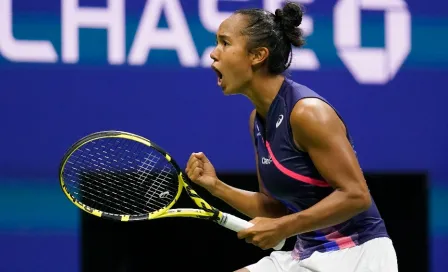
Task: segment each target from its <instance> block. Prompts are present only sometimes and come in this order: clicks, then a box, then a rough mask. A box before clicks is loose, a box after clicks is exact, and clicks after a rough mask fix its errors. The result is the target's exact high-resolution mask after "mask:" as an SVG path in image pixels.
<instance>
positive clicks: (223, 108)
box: [0, 0, 448, 272]
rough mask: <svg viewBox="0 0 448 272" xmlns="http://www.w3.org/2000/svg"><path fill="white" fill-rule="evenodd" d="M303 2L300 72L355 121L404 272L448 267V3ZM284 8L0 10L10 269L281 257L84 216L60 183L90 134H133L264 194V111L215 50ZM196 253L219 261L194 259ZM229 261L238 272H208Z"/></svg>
mask: <svg viewBox="0 0 448 272" xmlns="http://www.w3.org/2000/svg"><path fill="white" fill-rule="evenodd" d="M297 2H299V3H302V4H303V5H304V6H305V8H306V16H305V17H304V19H303V24H302V28H303V30H304V32H305V33H306V35H307V45H306V46H305V48H303V49H301V50H296V51H295V52H294V61H293V64H292V66H291V68H290V70H289V76H290V77H291V78H292V79H294V80H296V81H298V82H299V83H302V84H305V85H307V86H309V87H310V88H312V89H314V90H315V91H317V92H318V93H320V94H321V95H322V96H324V97H325V98H327V99H328V100H329V101H330V102H331V103H332V104H333V105H334V106H335V107H336V108H337V109H338V111H339V112H340V113H341V114H342V116H343V117H344V119H345V121H346V123H347V125H348V128H349V130H350V131H351V133H352V136H353V137H354V141H355V148H356V151H357V154H358V156H359V160H360V163H361V166H362V168H363V170H364V171H365V173H366V177H367V180H368V182H369V186H370V188H371V191H372V195H373V197H374V198H375V201H376V202H377V203H378V206H379V209H380V212H381V213H382V215H383V217H384V218H385V220H386V225H387V227H388V230H389V232H390V235H391V237H392V239H393V240H394V244H395V247H396V250H397V255H398V259H399V266H401V269H400V271H432V272H442V271H448V270H447V267H448V258H447V254H446V252H447V251H448V212H447V208H448V170H447V164H446V163H447V156H446V154H447V152H448V145H447V141H446V139H447V136H448V121H447V117H448V110H447V109H446V108H445V107H444V105H445V100H446V99H448V94H447V92H446V86H447V83H448V82H447V76H448V73H447V72H448V51H447V50H446V49H447V48H448V39H446V37H445V36H446V35H447V34H448V3H447V2H446V1H443V0H433V1H419V0H387V1H386V0H381V1H380V0H339V1H336V0H326V1H322V0H301V1H297ZM282 4H283V1H279V0H253V1H252V0H221V1H218V0H198V1H194V0H185V1H184V0H181V1H180V0H148V1H143V0H132V1H130V0H128V1H125V0H40V1H32V0H0V116H1V117H0V120H1V124H2V133H1V136H0V139H1V141H0V271H5V272H6V271H8V272H9V271H67V272H72V271H73V272H77V271H158V270H159V268H156V267H158V266H155V264H157V261H155V260H156V259H157V258H162V257H166V256H167V255H169V256H171V257H170V258H172V259H174V260H176V261H175V262H171V263H169V264H167V263H165V264H164V265H163V266H160V267H164V268H165V270H164V271H171V270H170V269H167V267H169V265H171V266H172V268H173V270H174V267H175V266H176V265H177V266H179V265H183V267H184V268H185V267H191V268H193V267H195V268H196V271H231V270H232V269H238V268H240V266H242V265H245V264H248V263H251V262H253V261H256V260H258V259H259V258H260V257H261V256H264V255H266V254H268V252H264V251H261V250H258V249H257V248H254V247H251V246H250V245H246V244H244V242H242V241H239V240H237V239H236V238H235V236H234V235H235V234H234V233H229V231H227V230H222V228H220V227H215V226H211V225H207V224H208V222H205V223H204V222H202V221H200V222H197V221H198V220H188V219H186V220H185V221H182V223H181V221H170V220H171V219H169V220H167V221H163V222H151V223H148V224H146V223H139V224H118V225H117V224H112V223H109V222H103V221H102V220H98V219H97V218H92V216H89V215H87V216H86V215H84V214H81V213H80V212H79V211H78V209H77V208H76V207H75V206H74V205H73V204H71V203H70V202H69V201H67V200H66V199H65V196H64V195H63V194H62V192H61V190H60V188H59V183H58V167H59V162H60V159H61V158H62V156H63V154H64V152H65V151H66V150H67V148H68V147H69V146H70V145H71V144H72V143H74V142H75V141H76V140H78V139H79V138H81V137H83V136H85V135H87V134H89V133H92V132H96V131H100V130H109V129H114V130H124V131H129V132H133V133H136V134H140V135H142V136H144V137H147V138H149V139H151V140H153V141H154V142H156V143H158V144H159V145H161V146H162V147H163V148H165V149H166V150H167V151H168V152H170V153H171V154H172V156H173V157H175V158H176V159H177V160H178V161H179V163H180V164H181V165H182V166H184V165H185V163H186V161H187V159H188V157H189V155H190V154H191V152H197V151H204V152H205V153H206V154H207V156H208V157H209V158H210V159H211V161H212V162H213V164H214V166H215V168H216V169H217V171H218V172H219V173H220V175H221V176H222V177H223V179H225V180H226V181H227V182H229V183H230V184H232V185H235V186H238V187H241V188H256V179H255V177H254V175H255V163H254V160H253V159H254V154H253V147H252V144H251V139H250V134H249V128H248V117H249V113H250V111H251V110H252V106H251V104H250V103H249V101H248V100H247V99H246V98H244V97H242V96H231V97H224V96H223V95H222V92H221V90H220V88H219V87H218V86H217V84H216V81H217V80H216V75H215V73H214V72H213V71H212V70H211V69H210V68H209V67H210V64H211V59H210V58H209V53H210V51H211V50H212V48H213V46H214V43H215V37H214V33H215V32H216V30H217V28H218V26H219V24H220V22H221V21H222V20H223V19H225V18H226V17H227V16H229V15H230V14H231V12H233V11H234V10H236V9H240V8H247V7H259V8H265V9H267V10H270V11H274V10H275V9H276V8H277V7H280V6H282ZM202 195H203V196H204V198H206V199H210V196H208V195H207V194H206V193H205V192H203V193H202ZM210 202H211V203H212V204H214V205H216V206H218V207H219V208H222V209H223V210H226V211H232V210H231V209H230V208H229V207H228V206H226V205H224V204H223V203H221V202H219V201H216V200H211V201H210ZM186 203H187V202H186ZM192 221H194V222H192ZM177 223H179V224H182V226H183V227H184V228H185V229H187V230H188V232H189V233H191V235H187V234H185V233H182V231H179V230H176V228H178V227H179V225H176V224H177ZM158 227H163V228H164V229H165V231H167V232H169V237H164V238H163V240H161V239H162V238H160V236H161V235H160V233H158V234H157V235H155V234H154V233H155V230H156V229H157V228H158ZM170 228H172V229H170ZM131 234H132V236H131ZM151 235H152V236H151ZM156 236H157V237H156ZM192 237H198V238H196V239H193V238H192ZM157 239H158V240H157ZM162 245H163V246H162ZM217 245H219V249H217V248H216V247H217ZM161 247H162V249H163V250H161ZM193 248H194V249H195V250H198V251H195V250H192V249H193ZM201 250H202V251H201ZM167 251H168V252H167ZM192 256H194V259H193V260H200V259H202V258H204V259H206V261H204V262H202V264H201V265H203V266H200V265H199V264H194V263H192V261H190V263H186V264H182V261H183V260H184V259H185V260H187V259H191V257H192ZM217 256H221V257H222V259H223V260H225V262H224V264H222V265H220V266H218V267H216V266H215V267H214V268H213V269H206V265H209V263H215V265H216V257H217ZM207 260H208V261H207ZM150 262H151V263H153V265H152V266H149V267H148V266H146V267H145V268H142V267H144V266H145V265H147V264H148V263H150ZM221 262H222V261H220V263H221ZM131 263H132V264H133V265H132V266H131V265H130V264H131ZM137 263H138V265H136V264H137ZM107 264H109V265H107ZM209 268H210V267H209Z"/></svg>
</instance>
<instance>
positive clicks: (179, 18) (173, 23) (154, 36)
mask: <svg viewBox="0 0 448 272" xmlns="http://www.w3.org/2000/svg"><path fill="white" fill-rule="evenodd" d="M163 10H164V11H165V15H166V20H167V22H168V29H158V28H157V24H158V22H159V20H160V17H161V15H162V11H163ZM151 48H158V49H174V50H176V51H177V54H178V56H179V61H180V64H181V65H182V66H184V67H195V66H197V65H198V64H199V56H198V53H197V51H196V46H195V44H194V42H193V38H192V36H191V33H190V30H189V29H188V23H187V20H186V19H185V15H184V13H183V10H182V6H181V5H180V3H179V1H178V0H151V1H149V2H147V4H146V6H145V10H144V11H143V15H142V19H141V20H140V25H139V26H138V29H137V33H136V35H135V39H134V43H133V44H132V47H131V51H130V53H129V60H128V61H129V63H130V64H133V65H143V64H144V63H145V62H146V60H147V58H148V54H149V51H150V50H151Z"/></svg>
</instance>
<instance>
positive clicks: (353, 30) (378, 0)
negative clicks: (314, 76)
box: [334, 0, 411, 84]
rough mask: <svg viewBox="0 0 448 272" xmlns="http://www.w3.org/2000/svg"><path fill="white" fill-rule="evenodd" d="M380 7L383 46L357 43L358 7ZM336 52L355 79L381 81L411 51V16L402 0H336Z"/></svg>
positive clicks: (383, 81) (359, 14)
mask: <svg viewBox="0 0 448 272" xmlns="http://www.w3.org/2000/svg"><path fill="white" fill-rule="evenodd" d="M363 9H364V10H384V11H385V12H386V15H385V28H386V30H385V41H386V48H362V47H361V41H360V40H361V10H363ZM334 26H335V29H334V41H335V45H336V48H337V49H338V55H339V57H340V58H341V60H342V61H343V62H344V64H345V65H346V66H347V68H348V70H349V71H350V73H351V74H352V75H353V77H354V78H355V80H356V81H358V82H359V83H363V84H385V83H387V82H389V81H390V80H392V79H393V78H394V76H395V75H396V73H397V72H398V70H399V69H400V67H401V65H402V64H403V62H404V60H405V59H406V57H407V56H408V55H409V52H410V51H411V16H410V14H409V10H408V8H407V5H406V2H404V1H403V0H340V1H339V2H338V3H337V4H336V6H335V8H334Z"/></svg>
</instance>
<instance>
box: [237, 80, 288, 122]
mask: <svg viewBox="0 0 448 272" xmlns="http://www.w3.org/2000/svg"><path fill="white" fill-rule="evenodd" d="M284 79H285V77H284V76H283V75H276V76H270V77H266V76H264V77H263V78H260V77H254V79H253V80H252V82H251V84H250V87H249V88H248V89H247V91H246V92H245V93H244V95H245V96H247V97H248V98H249V100H250V101H251V102H252V104H253V105H254V106H255V109H256V111H257V113H258V114H259V115H260V116H261V117H263V118H266V115H267V113H268V111H269V107H270V106H271V104H272V101H273V100H274V98H275V97H276V96H277V94H278V92H279V90H280V87H281V86H282V84H283V81H284Z"/></svg>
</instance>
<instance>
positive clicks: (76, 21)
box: [61, 0, 126, 64]
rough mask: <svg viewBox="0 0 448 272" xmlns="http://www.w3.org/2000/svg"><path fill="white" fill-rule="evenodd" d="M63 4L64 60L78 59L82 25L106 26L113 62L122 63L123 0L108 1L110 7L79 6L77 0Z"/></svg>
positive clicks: (110, 59) (123, 39)
mask: <svg viewBox="0 0 448 272" xmlns="http://www.w3.org/2000/svg"><path fill="white" fill-rule="evenodd" d="M61 5H62V59H63V61H64V62H67V63H76V62H78V60H79V28H98V29H101V28H105V29H107V53H108V54H107V56H108V57H107V58H108V61H109V63H110V64H123V63H124V61H125V59H126V52H125V36H124V33H125V26H124V24H125V20H124V18H125V10H124V0H107V7H104V8H97V7H79V3H78V0H64V1H61Z"/></svg>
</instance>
